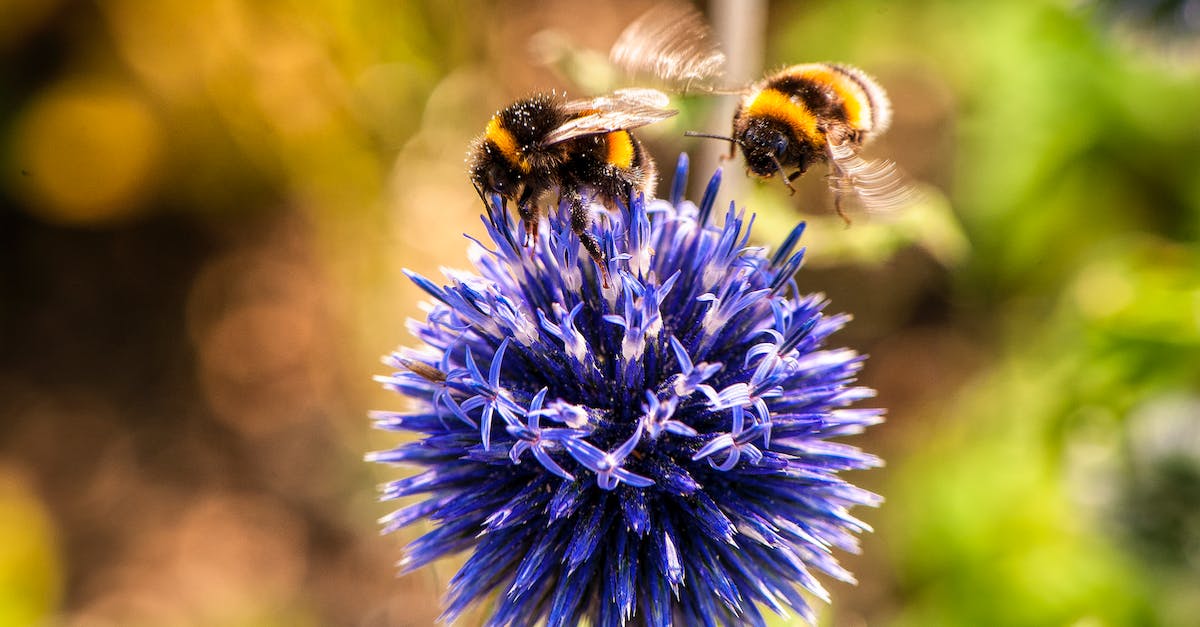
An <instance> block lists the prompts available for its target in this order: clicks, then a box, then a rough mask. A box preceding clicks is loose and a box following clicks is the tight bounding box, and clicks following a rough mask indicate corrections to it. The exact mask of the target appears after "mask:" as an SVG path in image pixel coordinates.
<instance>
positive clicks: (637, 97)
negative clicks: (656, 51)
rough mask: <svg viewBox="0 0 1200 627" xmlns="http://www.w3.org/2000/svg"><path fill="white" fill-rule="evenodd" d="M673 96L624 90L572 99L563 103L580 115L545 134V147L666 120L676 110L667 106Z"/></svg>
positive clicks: (640, 90)
mask: <svg viewBox="0 0 1200 627" xmlns="http://www.w3.org/2000/svg"><path fill="white" fill-rule="evenodd" d="M669 102H670V99H669V98H668V97H667V95H666V94H664V93H662V92H660V91H657V90H654V89H641V88H638V89H621V90H618V91H615V92H613V93H612V94H609V95H607V96H600V97H599V98H591V99H588V100H573V101H571V102H567V103H565V104H564V105H563V107H564V109H565V110H566V111H568V112H570V113H577V114H580V115H579V117H577V118H572V119H571V120H569V121H567V123H565V124H563V125H562V126H559V127H558V128H556V129H554V130H553V131H550V132H549V133H547V134H546V138H545V139H544V140H542V145H543V146H551V145H554V144H557V143H561V142H565V141H567V140H570V139H576V138H578V137H587V136H588V135H601V134H604V133H611V132H613V131H621V130H628V129H631V128H638V127H640V126H646V125H647V124H653V123H655V122H658V121H661V120H665V119H667V118H669V117H671V116H673V115H675V114H677V113H679V112H678V111H676V110H674V109H667V108H666V105H667V104H668V103H669Z"/></svg>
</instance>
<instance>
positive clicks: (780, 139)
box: [771, 135, 788, 157]
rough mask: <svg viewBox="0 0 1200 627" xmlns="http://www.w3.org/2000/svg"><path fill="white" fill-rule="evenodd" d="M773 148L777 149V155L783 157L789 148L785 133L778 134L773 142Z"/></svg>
mask: <svg viewBox="0 0 1200 627" xmlns="http://www.w3.org/2000/svg"><path fill="white" fill-rule="evenodd" d="M771 148H774V149H775V156H776V157H782V156H783V153H785V152H787V149H788V140H787V137H784V136H783V135H778V136H776V137H775V141H773V142H771Z"/></svg>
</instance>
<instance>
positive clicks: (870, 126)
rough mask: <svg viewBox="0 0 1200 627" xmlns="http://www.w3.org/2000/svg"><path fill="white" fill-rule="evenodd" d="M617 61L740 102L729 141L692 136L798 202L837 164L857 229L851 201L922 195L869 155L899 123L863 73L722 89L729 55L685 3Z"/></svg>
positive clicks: (626, 41)
mask: <svg viewBox="0 0 1200 627" xmlns="http://www.w3.org/2000/svg"><path fill="white" fill-rule="evenodd" d="M609 56H610V58H611V60H612V61H613V62H614V63H616V64H617V65H619V66H620V67H622V68H624V69H625V70H626V71H628V72H630V73H634V74H638V73H643V74H644V73H651V74H654V75H655V76H657V77H658V78H659V79H661V80H664V81H667V82H670V83H673V84H675V85H677V86H678V87H679V88H680V89H682V90H692V91H706V92H710V93H737V94H739V95H740V99H739V103H738V106H737V109H736V111H735V113H734V115H733V119H732V124H731V131H730V134H729V135H720V134H713V133H700V132H687V133H686V135H688V136H692V137H707V138H711V139H719V140H722V141H727V142H729V144H730V152H729V156H730V158H732V157H734V156H735V155H736V152H737V150H738V149H739V148H740V149H741V152H742V157H743V159H744V161H745V164H746V172H747V174H748V175H750V176H752V177H756V178H762V179H768V178H773V177H774V176H776V175H779V177H780V178H781V179H782V181H783V184H784V185H785V186H786V187H787V188H788V190H789V191H790V192H791V193H793V194H794V193H795V191H796V190H795V188H793V187H792V185H791V182H792V181H794V180H795V179H796V178H797V177H799V176H800V175H801V174H803V173H804V172H806V171H807V170H808V169H809V168H810V167H811V166H812V165H813V164H814V163H821V162H823V163H827V164H828V165H829V175H828V177H827V178H828V183H829V187H830V189H831V191H832V192H833V197H834V208H835V210H836V211H837V213H838V215H839V216H841V217H842V218H843V219H844V220H845V221H846V223H847V224H849V222H850V221H849V217H848V216H847V215H846V213H845V212H844V211H843V209H842V199H843V198H844V197H853V198H855V199H856V200H857V201H858V203H859V204H861V205H862V206H863V208H865V209H867V210H868V211H886V210H892V209H896V208H899V207H902V206H904V205H907V204H910V203H911V202H912V201H913V199H914V197H915V193H914V190H913V188H912V186H911V185H910V184H908V182H907V180H906V178H905V177H904V175H903V174H902V173H901V172H900V170H899V168H897V167H896V165H895V164H894V163H892V162H891V161H888V160H884V159H867V158H864V157H862V156H861V154H860V151H861V149H862V148H863V147H864V146H866V145H868V144H869V143H870V142H871V141H872V140H874V139H875V138H877V137H878V136H879V135H880V134H882V133H883V132H884V131H886V130H887V129H888V127H889V126H890V125H891V120H892V108H891V102H890V101H889V99H888V97H887V92H885V91H884V89H883V87H882V86H880V84H879V83H878V81H876V80H875V79H874V78H872V77H871V76H869V75H868V74H867V73H866V72H863V71H862V70H860V69H858V68H856V67H853V66H850V65H845V64H840V63H803V64H797V65H790V66H787V67H784V68H782V69H780V70H777V71H775V72H771V73H768V74H767V75H766V76H765V77H764V78H762V79H761V80H759V81H757V82H755V83H753V84H751V85H749V86H746V87H743V88H740V89H736V90H728V89H718V88H716V87H714V86H713V85H712V81H713V79H715V78H716V77H717V76H719V74H720V73H721V71H722V64H723V60H724V57H723V56H722V55H721V54H720V53H719V51H718V50H717V47H716V43H715V42H713V40H712V37H711V33H710V29H709V26H708V24H707V23H706V22H705V21H704V19H703V18H702V17H701V16H700V14H699V12H698V11H697V10H696V9H695V8H694V7H692V6H691V5H690V4H677V3H668V4H667V5H663V6H659V7H656V8H655V9H652V10H651V11H649V12H647V13H646V14H645V15H643V16H642V17H640V18H638V19H637V20H635V21H634V22H633V23H631V24H630V25H629V26H628V27H627V28H626V29H625V31H624V32H623V33H622V35H621V36H620V37H619V38H618V40H617V43H616V44H615V45H614V46H613V49H612V50H611V51H610V55H609Z"/></svg>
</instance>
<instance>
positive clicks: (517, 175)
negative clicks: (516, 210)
mask: <svg viewBox="0 0 1200 627" xmlns="http://www.w3.org/2000/svg"><path fill="white" fill-rule="evenodd" d="M470 175H471V183H473V184H474V185H475V187H477V188H478V189H479V191H480V192H481V193H482V194H484V195H491V194H499V195H500V197H501V198H504V199H505V200H512V201H516V202H518V203H521V202H524V201H526V200H527V199H526V198H525V196H526V195H527V190H528V188H529V185H528V180H527V179H528V178H529V177H528V175H527V174H526V173H525V172H524V171H523V170H522V169H521V168H520V167H517V166H516V165H514V164H513V163H512V162H511V160H510V159H508V158H507V157H506V156H505V155H504V154H502V153H501V151H500V150H499V149H497V147H496V146H495V145H494V144H493V143H492V142H490V141H487V140H486V139H483V140H482V141H479V142H478V143H477V144H476V146H475V148H474V149H473V151H472V154H471V156H470Z"/></svg>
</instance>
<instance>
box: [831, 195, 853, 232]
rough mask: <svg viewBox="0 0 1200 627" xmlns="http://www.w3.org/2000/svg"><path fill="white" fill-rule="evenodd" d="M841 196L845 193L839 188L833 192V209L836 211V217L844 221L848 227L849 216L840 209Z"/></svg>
mask: <svg viewBox="0 0 1200 627" xmlns="http://www.w3.org/2000/svg"><path fill="white" fill-rule="evenodd" d="M843 196H845V194H844V193H842V191H841V190H840V189H839V190H835V191H834V192H833V210H834V211H836V212H837V214H838V217H839V218H841V219H842V221H843V222H845V223H846V228H850V216H848V215H846V212H845V211H844V210H843V209H842V197H843Z"/></svg>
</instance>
